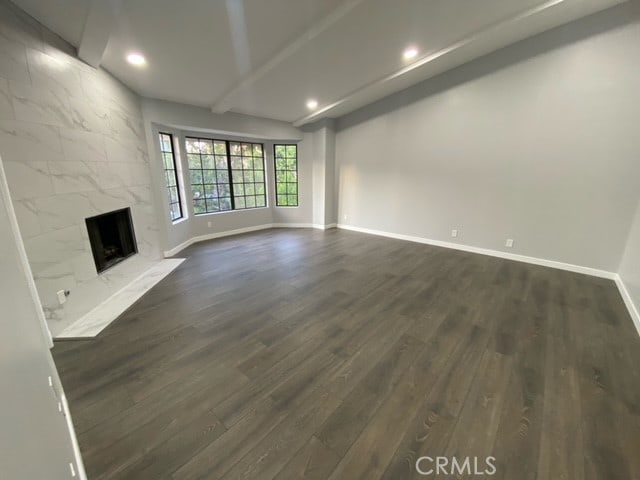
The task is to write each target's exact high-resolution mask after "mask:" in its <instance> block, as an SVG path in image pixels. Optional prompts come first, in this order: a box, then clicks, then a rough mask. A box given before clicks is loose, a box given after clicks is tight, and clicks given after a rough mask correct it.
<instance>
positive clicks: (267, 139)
mask: <svg viewBox="0 0 640 480" xmlns="http://www.w3.org/2000/svg"><path fill="white" fill-rule="evenodd" d="M142 110H143V114H144V122H145V131H146V135H147V145H148V148H149V151H150V152H152V156H153V161H152V166H153V169H152V170H153V174H154V184H155V185H156V189H155V190H156V191H155V195H156V204H157V205H158V206H159V209H161V210H162V211H163V212H167V213H166V215H163V225H164V230H165V232H166V236H165V238H166V241H165V244H164V249H165V250H169V249H171V248H174V247H176V246H178V245H180V244H181V243H183V242H185V241H188V240H189V239H191V238H193V237H196V236H200V235H207V234H213V233H219V232H227V231H231V230H237V229H242V228H247V227H253V226H259V225H266V224H271V223H292V224H301V223H303V224H311V222H312V211H311V205H312V198H311V195H312V184H311V177H312V158H311V157H310V156H309V155H310V154H311V153H312V151H311V150H310V148H308V147H309V146H310V144H309V143H308V142H307V140H308V137H306V136H305V135H303V132H302V131H300V130H298V129H297V128H295V127H293V126H292V125H291V124H289V123H286V122H281V121H277V120H270V119H265V118H258V117H251V116H248V115H241V114H236V113H226V114H224V115H220V114H215V113H212V112H211V111H210V110H208V109H205V108H200V107H194V106H189V105H182V104H178V103H172V102H166V101H161V100H152V99H143V101H142ZM159 130H162V131H166V132H168V133H173V134H174V136H175V137H176V138H177V139H179V140H180V139H183V138H184V136H185V135H190V136H194V135H202V136H203V137H207V136H209V137H211V136H215V137H217V138H224V139H229V140H247V141H258V142H261V143H263V144H264V148H265V162H266V168H267V172H266V173H267V192H268V195H267V201H268V207H267V208H256V209H250V210H241V211H232V212H223V213H215V214H208V215H198V216H195V215H193V208H192V205H191V202H190V201H189V200H190V198H189V196H190V195H189V193H190V189H189V186H188V185H185V188H184V189H183V193H184V194H185V197H187V198H185V200H186V201H185V204H186V211H187V213H188V218H187V219H185V220H183V221H180V222H177V223H172V222H171V221H170V219H169V216H168V202H167V199H166V191H165V188H164V184H163V179H162V175H163V173H162V167H161V163H160V150H159V146H158V141H157V133H158V131H159ZM305 139H306V140H305ZM277 142H281V143H298V145H299V146H298V169H299V179H300V180H299V204H300V205H299V207H297V208H292V207H276V206H275V185H274V164H273V144H274V143H277ZM180 143H183V141H182V140H180ZM180 160H181V162H182V167H183V171H184V172H188V165H187V162H186V158H185V156H184V155H182V157H181V159H180ZM185 178H186V176H185ZM209 223H211V226H209Z"/></svg>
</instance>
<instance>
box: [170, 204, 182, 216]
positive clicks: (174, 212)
mask: <svg viewBox="0 0 640 480" xmlns="http://www.w3.org/2000/svg"><path fill="white" fill-rule="evenodd" d="M179 218H182V210H181V209H180V204H179V203H174V204H173V205H171V220H178V219H179Z"/></svg>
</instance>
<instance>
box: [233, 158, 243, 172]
mask: <svg viewBox="0 0 640 480" xmlns="http://www.w3.org/2000/svg"><path fill="white" fill-rule="evenodd" d="M231 168H232V169H234V170H236V169H239V170H242V157H231Z"/></svg>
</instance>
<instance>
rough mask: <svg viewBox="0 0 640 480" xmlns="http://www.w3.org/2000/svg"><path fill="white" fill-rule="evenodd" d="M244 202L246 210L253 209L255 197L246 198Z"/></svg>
mask: <svg viewBox="0 0 640 480" xmlns="http://www.w3.org/2000/svg"><path fill="white" fill-rule="evenodd" d="M245 202H246V205H247V208H254V207H255V206H256V197H254V196H253V195H251V196H249V197H247V199H246V200H245Z"/></svg>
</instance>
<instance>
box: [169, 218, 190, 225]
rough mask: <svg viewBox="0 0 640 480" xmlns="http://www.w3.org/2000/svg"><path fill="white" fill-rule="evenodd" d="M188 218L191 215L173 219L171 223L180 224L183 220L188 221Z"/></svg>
mask: <svg viewBox="0 0 640 480" xmlns="http://www.w3.org/2000/svg"><path fill="white" fill-rule="evenodd" d="M187 220H189V217H182V218H179V219H177V220H173V221H172V222H171V225H178V224H180V223H182V222H186V221H187Z"/></svg>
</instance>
